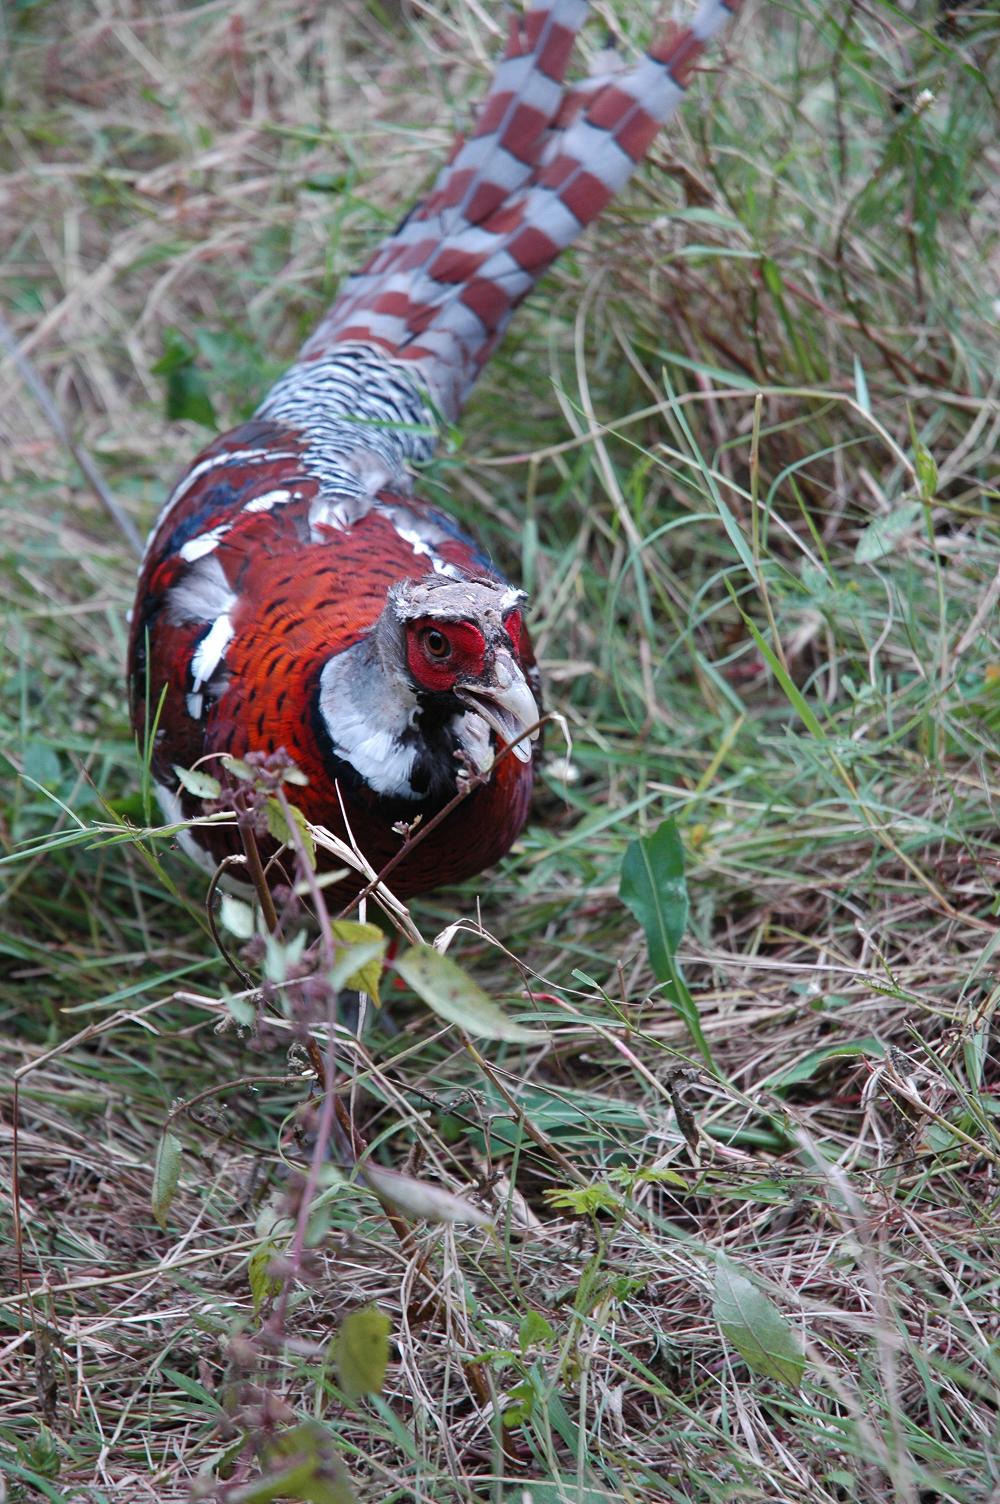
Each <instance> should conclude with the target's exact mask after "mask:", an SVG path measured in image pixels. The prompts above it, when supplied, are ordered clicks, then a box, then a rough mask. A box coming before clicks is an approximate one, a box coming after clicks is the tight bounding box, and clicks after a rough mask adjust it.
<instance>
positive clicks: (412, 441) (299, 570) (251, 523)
mask: <svg viewBox="0 0 1000 1504" xmlns="http://www.w3.org/2000/svg"><path fill="white" fill-rule="evenodd" d="M738 3H739V0H702V4H701V7H700V9H699V10H698V11H697V14H696V15H695V17H694V19H693V20H692V23H691V25H690V26H689V27H687V28H684V29H679V28H677V27H674V26H671V27H669V28H668V29H667V30H666V31H665V32H664V33H663V35H662V36H661V37H660V38H659V39H658V40H657V42H656V43H655V44H654V46H653V47H652V48H651V49H650V51H649V53H648V54H647V55H646V57H645V58H643V59H642V61H640V62H639V63H638V64H637V65H635V66H633V67H631V68H628V69H619V70H617V71H614V72H612V73H609V74H607V75H605V76H603V77H600V78H589V79H586V80H584V81H582V82H579V83H576V84H573V85H565V84H564V82H563V81H564V78H565V74H566V69H567V65H568V62H569V58H570V54H571V51H572V48H573V43H574V38H575V35H576V33H577V31H578V30H579V28H580V26H581V25H582V23H583V21H584V19H585V17H586V13H587V5H586V0H535V3H534V4H533V5H532V6H531V7H530V8H529V9H528V10H527V12H525V13H524V14H522V15H520V16H517V15H515V16H512V17H511V18H510V22H509V36H508V40H507V46H506V50H505V52H504V54H503V57H502V59H501V60H500V62H499V64H498V66H497V69H496V73H495V76H494V78H493V81H492V84H491V86H490V89H489V91H488V93H487V95H486V98H485V100H484V102H483V105H482V107H481V110H480V112H479V116H478V120H477V122H476V125H475V128H474V130H473V132H472V134H471V135H470V136H469V137H468V139H464V140H463V139H461V138H460V139H459V141H458V142H457V143H456V146H455V148H454V149H453V151H452V154H451V156H450V159H449V160H448V162H447V164H446V165H445V166H444V168H443V169H442V170H441V172H440V174H439V175H438V177H437V180H436V182H435V183H434V185H433V187H432V188H431V191H430V193H429V194H428V195H427V197H426V198H425V199H423V201H422V202H420V203H418V204H417V205H416V206H415V207H414V208H413V209H412V210H411V212H410V213H409V214H408V215H407V217H406V218H405V219H404V220H403V222H402V223H401V224H400V225H399V227H398V228H397V229H396V230H395V231H394V232H393V233H392V234H391V235H389V236H388V237H387V238H386V239H385V240H384V241H383V242H382V243H381V245H379V246H378V248H377V249H376V250H375V252H374V254H373V255H372V256H371V258H370V259H369V261H368V262H367V264H366V265H365V266H364V267H363V269H362V270H361V271H360V272H359V273H357V274H356V275H355V276H352V277H350V278H349V279H348V280H347V281H346V282H345V283H344V285H343V287H342V290H341V291H340V293H339V295H338V297H337V298H336V300H335V302H334V303H333V305H332V307H331V308H330V310H329V311H328V313H327V314H326V316H325V317H324V318H323V320H322V322H321V323H320V325H319V327H318V328H317V329H316V332H315V333H314V334H313V335H312V337H311V338H310V339H309V340H308V342H307V343H306V344H305V346H304V347H303V349H302V351H301V352H300V355H299V357H298V360H297V361H296V363H295V364H294V365H293V366H292V367H291V368H290V370H289V371H288V372H287V373H286V374H285V375H284V376H283V377H282V378H281V379H280V380H279V381H278V382H277V384H276V385H275V386H274V387H273V389H272V390H271V391H270V392H269V393H268V395H267V396H266V397H265V398H264V401H263V402H262V403H261V405H260V407H259V408H258V409H257V411H256V413H255V414H254V416H253V418H252V419H251V420H250V421H249V422H247V423H244V424H243V425H242V426H240V427H238V428H235V429H232V430H231V431H230V432H228V433H225V434H222V435H221V436H220V437H218V438H216V439H215V440H214V441H213V442H212V443H210V444H209V445H208V447H207V448H205V449H203V450H202V452H201V453H200V454H199V455H198V456H197V458H196V459H195V460H194V462H193V463H192V465H191V466H190V468H189V469H188V470H187V472H186V473H185V474H184V476H183V477H182V479H181V480H180V481H179V483H178V484H177V485H176V486H175V488H174V490H173V493H172V494H171V496H170V497H169V499H168V500H167V502H166V504H165V506H164V508H163V511H162V513H161V515H160V517H159V520H158V522H157V524H156V526H155V528H154V531H153V533H152V536H151V538H150V540H149V543H148V545H147V548H146V553H145V556H144V559H143V563H142V566H141V570H140V576H139V584H138V593H137V598H136V604H135V608H134V610H133V613H132V628H131V635H130V646H129V680H130V690H131V701H132V710H133V720H134V725H135V728H136V731H137V733H138V734H139V735H140V737H141V736H142V735H143V732H144V728H146V727H147V726H149V724H150V722H152V723H153V725H154V726H155V730H154V732H153V736H152V744H151V747H150V749H149V755H150V759H151V766H152V773H153V777H154V780H155V784H156V788H157V793H158V797H159V801H160V804H161V807H162V809H163V811H164V814H165V816H166V817H167V819H168V820H171V821H175V820H179V819H184V818H187V817H190V816H192V815H196V814H199V813H201V812H202V810H201V807H200V805H199V802H198V801H197V800H196V799H195V798H194V797H193V795H192V794H190V793H189V792H188V790H187V788H186V787H185V786H184V784H183V783H181V782H180V781H179V779H178V774H177V771H176V770H177V769H178V768H181V769H185V768H190V767H192V766H193V765H194V764H196V763H203V764H204V765H205V766H206V767H207V768H208V770H210V771H216V770H219V769H220V764H223V763H224V759H223V758H222V754H231V755H232V756H234V757H237V758H245V757H246V756H247V755H248V754H249V753H251V752H256V753H261V754H277V753H278V752H279V750H283V752H284V754H285V756H286V757H287V758H288V759H289V760H290V761H291V762H293V763H295V764H296V766H297V767H298V769H299V770H300V774H301V775H302V776H303V777H304V778H305V780H306V782H305V783H304V785H303V786H301V787H299V788H296V789H295V795H296V801H295V802H296V803H297V804H298V805H299V807H300V808H301V810H302V812H303V814H304V815H305V816H306V817H307V818H308V819H309V820H310V821H312V822H314V823H316V824H321V825H325V826H327V827H328V828H329V829H331V830H332V831H333V832H334V833H336V834H338V835H340V836H341V837H342V838H346V839H353V840H354V841H355V842H356V843H357V845H358V846H359V847H360V849H361V851H362V852H363V853H364V854H365V856H366V857H367V858H368V860H369V862H370V863H371V864H372V866H373V867H374V868H375V869H376V870H380V869H381V868H382V867H383V866H385V865H386V864H387V863H389V862H390V861H391V860H392V859H393V858H394V857H397V856H398V854H399V852H400V847H401V843H402V841H403V840H404V838H405V834H406V832H407V831H412V830H413V829H414V826H415V825H416V826H417V828H418V830H419V823H420V822H421V821H422V822H424V823H425V824H426V825H428V826H429V827H431V828H429V829H428V831H427V835H426V838H425V839H422V840H415V841H412V842H411V843H410V846H409V847H408V848H407V851H406V853H405V855H404V856H403V858H402V860H399V861H398V862H397V863H396V865H395V866H394V869H393V873H392V879H391V886H392V888H393V890H394V891H395V892H396V893H397V894H399V895H400V896H401V897H408V896H410V895H412V894H415V893H419V892H422V891H424V890H426V889H428V888H432V887H434V886H437V885H439V884H441V883H446V882H447V883H450V882H456V881H459V880H462V879H465V878H468V877H471V876H473V875H475V874H476V873H478V872H480V871H481V870H482V869H483V868H485V867H487V866H489V865H491V864H492V863H493V862H495V861H497V860H498V859H499V858H500V857H501V856H502V855H503V854H504V853H505V852H506V851H507V850H508V849H509V848H510V846H511V844H512V842H513V841H514V840H515V839H516V838H517V836H518V835H519V833H520V831H521V830H522V828H523V826H524V824H525V821H526V819H527V816H528V806H529V802H530V797H531V789H532V780H533V764H534V760H535V755H536V752H537V748H536V747H534V746H533V741H534V739H535V738H536V737H537V735H538V722H539V704H540V699H539V683H538V671H537V667H536V664H535V658H534V654H533V652H532V648H531V642H530V638H529V636H528V633H527V631H526V629H525V625H524V605H525V597H524V595H523V593H522V592H521V591H520V590H519V589H517V587H516V586H514V585H512V584H511V583H509V582H508V581H507V580H506V579H505V578H504V577H503V576H502V575H501V574H500V573H499V572H498V571H497V569H496V568H495V567H494V565H493V563H492V562H491V560H490V559H489V558H488V557H487V555H486V554H485V553H484V552H483V550H482V549H481V548H480V547H478V546H477V544H476V543H475V541H474V540H473V539H472V538H470V537H469V536H467V535H466V534H465V533H464V532H463V531H462V530H461V529H460V528H459V527H458V526H457V524H456V523H455V522H454V521H453V520H452V518H451V517H449V516H448V515H447V513H446V512H444V511H442V510H440V509H439V508H437V507H435V506H431V505H429V504H428V503H427V502H425V501H422V500H421V499H419V497H417V496H416V495H415V494H414V489H413V479H412V474H411V469H410V467H411V466H414V465H420V464H422V463H424V462H426V461H427V460H428V459H429V458H430V457H431V455H432V453H433V451H434V447H435V435H436V433H437V432H438V429H439V427H440V426H441V424H442V422H446V423H449V424H450V423H453V422H454V421H455V420H456V419H457V417H458V415H459V413H460V412H461V409H462V406H463V404H464V402H465V399H466V397H467V396H468V393H469V391H470V389H471V387H472V385H473V383H474V382H475V380H476V378H477V376H478V375H479V372H480V371H481V370H482V368H483V366H484V364H485V363H486V361H487V360H488V359H489V356H490V354H491V352H492V351H493V349H494V348H495V346H496V344H497V342H498V340H499V339H500V338H501V336H502V334H503V332H504V330H505V329H506V327H507V324H508V322H509V320H510V318H511V315H512V314H513V312H514V310H515V308H516V307H517V306H518V304H519V303H521V302H522V301H523V299H524V298H525V296H526V295H527V293H528V292H529V291H530V290H531V288H532V287H533V286H534V284H535V283H536V282H537V280H538V279H539V277H541V275H542V274H543V272H544V271H545V270H546V269H547V267H549V266H550V265H551V263H552V262H553V261H554V260H555V258H556V257H557V256H558V254H559V252H560V251H561V250H563V249H564V248H565V247H566V246H567V245H569V244H570V243H571V242H572V241H573V240H575V239H576V238H577V236H578V235H579V234H580V233H581V231H582V230H583V229H584V228H585V226H586V225H588V224H589V223H590V222H591V221H592V220H594V219H595V218H596V217H597V216H598V215H599V214H600V213H601V211H602V210H603V208H604V207H605V205H606V204H607V203H608V201H609V200H610V199H611V198H612V197H613V195H614V194H615V193H616V192H617V191H618V190H619V189H620V188H621V187H622V185H623V184H624V183H625V182H626V181H627V179H628V178H629V176H630V174H631V173H632V171H633V170H634V168H635V166H636V164H637V163H638V162H639V161H640V160H641V159H642V157H643V155H644V154H645V152H646V150H647V149H648V147H649V145H650V143H651V142H652V140H653V138H654V136H655V135H656V132H657V130H658V128H659V126H660V124H661V123H662V122H663V121H664V120H665V119H666V118H667V116H668V115H669V114H670V113H671V112H672V111H673V109H674V108H675V107H676V105H677V104H678V102H679V101H680V100H681V98H682V97H683V94H684V90H685V87H686V85H687V83H688V80H689V77H690V74H691V71H692V67H693V64H694V62H695V61H696V59H697V58H698V56H699V55H700V53H701V52H702V50H703V49H704V47H705V45H706V43H707V41H708V40H709V38H710V37H711V36H712V35H713V34H714V33H715V32H716V31H717V30H718V29H719V27H720V26H721V25H722V24H723V22H724V21H725V19H726V18H727V16H728V15H729V14H730V13H731V12H733V11H734V10H735V9H736V8H737V6H738ZM463 790H464V792H465V795H466V797H464V798H463V799H461V800H458V801H457V802H456V804H455V807H454V809H452V810H450V811H449V812H448V813H447V815H446V816H445V817H444V818H443V819H441V820H439V821H438V822H437V823H436V824H433V826H432V817H433V816H434V815H436V814H438V813H439V812H441V811H442V810H443V809H444V808H445V806H446V805H447V804H448V803H449V802H450V801H452V800H454V799H455V796H456V794H458V793H459V791H463ZM237 839H238V837H237V833H236V831H235V829H234V827H232V826H230V825H223V824H212V825H205V824H201V825H196V826H193V827H192V828H191V829H190V830H187V831H185V832H184V833H183V837H182V845H183V846H184V847H185V849H186V850H188V852H189V854H191V855H193V856H195V858H196V859H198V860H200V861H201V862H202V864H203V865H206V866H207V867H209V868H210V869H212V870H214V869H215V867H216V865H217V863H218V862H219V861H220V860H221V859H222V858H223V857H225V856H226V855H228V854H231V853H232V852H234V851H235V850H236V849H237V847H236V842H237ZM360 885H361V879H360V878H356V879H355V878H350V879H345V880H343V881H342V882H341V885H340V891H341V892H342V893H343V894H345V895H347V896H350V894H351V892H352V891H353V892H355V893H356V892H357V890H358V888H359V887H360Z"/></svg>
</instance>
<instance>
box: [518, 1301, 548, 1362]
mask: <svg viewBox="0 0 1000 1504" xmlns="http://www.w3.org/2000/svg"><path fill="white" fill-rule="evenodd" d="M555 1340H556V1333H555V1328H554V1327H553V1325H552V1323H551V1321H546V1319H545V1317H544V1316H543V1315H542V1314H541V1312H540V1311H526V1312H525V1313H524V1315H523V1316H522V1317H521V1325H520V1328H519V1330H518V1334H517V1341H518V1345H519V1347H520V1349H521V1351H522V1353H526V1352H527V1351H528V1348H529V1347H535V1346H539V1347H548V1346H549V1345H550V1343H552V1342H554V1341H555Z"/></svg>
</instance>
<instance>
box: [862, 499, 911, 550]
mask: <svg viewBox="0 0 1000 1504" xmlns="http://www.w3.org/2000/svg"><path fill="white" fill-rule="evenodd" d="M923 515H924V509H923V505H922V503H921V502H919V501H904V502H903V503H902V504H901V505H900V506H898V507H893V509H892V511H891V512H887V513H886V515H885V516H884V517H876V518H875V521H874V522H869V524H868V526H867V527H866V528H865V529H864V531H863V532H862V533H861V536H860V537H859V538H858V541H857V543H856V544H855V546H854V562H855V564H874V562H875V560H876V559H884V558H885V556H886V554H891V553H892V551H893V549H894V548H895V546H896V544H897V543H898V542H899V540H900V538H902V537H903V536H904V535H905V534H906V533H908V532H910V531H911V530H912V528H913V527H914V525H915V524H916V523H917V522H919V521H920V519H921V517H923Z"/></svg>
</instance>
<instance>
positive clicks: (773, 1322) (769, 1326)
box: [713, 1259, 805, 1389]
mask: <svg viewBox="0 0 1000 1504" xmlns="http://www.w3.org/2000/svg"><path fill="white" fill-rule="evenodd" d="M713 1311H714V1314H715V1319H716V1321H717V1322H718V1324H719V1329H720V1331H721V1332H722V1335H723V1336H724V1337H725V1338H726V1340H727V1342H730V1343H732V1345H733V1347H735V1349H736V1351H737V1352H738V1353H739V1354H740V1356H741V1357H742V1358H743V1359H744V1360H745V1362H746V1363H747V1364H748V1365H749V1367H750V1368H751V1369H753V1371H754V1373H759V1374H761V1375H762V1376H763V1377H764V1378H768V1379H777V1381H778V1382H779V1383H781V1384H787V1385H789V1386H790V1387H791V1388H792V1389H798V1388H799V1386H800V1384H801V1383H802V1375H803V1372H804V1371H805V1358H804V1357H803V1353H802V1346H801V1343H800V1342H799V1339H798V1337H797V1336H796V1334H795V1332H794V1331H793V1330H792V1328H791V1326H790V1325H789V1323H788V1322H787V1321H786V1319H785V1317H784V1316H783V1315H782V1314H781V1312H780V1311H779V1310H778V1308H777V1306H776V1305H775V1304H774V1302H773V1301H772V1300H770V1299H769V1298H768V1296H766V1295H765V1294H764V1292H763V1291H762V1290H759V1289H758V1288H757V1286H756V1285H755V1284H753V1283H752V1282H751V1281H750V1280H749V1279H747V1277H746V1275H745V1274H743V1273H741V1272H740V1270H739V1269H738V1268H737V1267H736V1265H735V1264H731V1263H730V1262H729V1260H728V1259H719V1261H718V1263H717V1265H716V1270H715V1299H714V1302H713Z"/></svg>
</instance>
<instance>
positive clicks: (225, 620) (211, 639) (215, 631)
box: [187, 615, 233, 721]
mask: <svg viewBox="0 0 1000 1504" xmlns="http://www.w3.org/2000/svg"><path fill="white" fill-rule="evenodd" d="M232 640H233V624H232V622H231V621H230V620H229V617H228V615H225V616H217V617H216V619H215V621H213V623H212V625H211V626H210V627H209V629H208V631H207V632H206V633H205V635H204V637H203V638H202V639H201V641H200V642H199V644H198V646H197V647H196V648H195V650H194V656H193V657H192V659H191V676H192V679H193V683H192V686H191V691H190V693H189V694H188V696H187V708H188V715H189V716H191V718H192V720H195V721H197V720H200V719H201V716H202V713H203V711H204V709H205V696H204V694H203V693H202V685H203V684H207V683H208V682H209V680H210V679H212V678H213V677H214V676H215V675H216V674H217V673H218V671H219V669H220V668H221V667H222V661H223V659H224V658H225V656H226V648H227V647H228V646H229V644H230V643H231V642H232Z"/></svg>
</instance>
